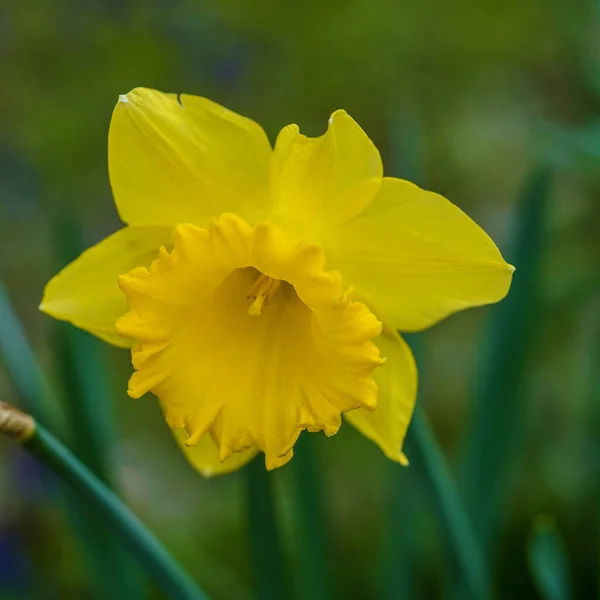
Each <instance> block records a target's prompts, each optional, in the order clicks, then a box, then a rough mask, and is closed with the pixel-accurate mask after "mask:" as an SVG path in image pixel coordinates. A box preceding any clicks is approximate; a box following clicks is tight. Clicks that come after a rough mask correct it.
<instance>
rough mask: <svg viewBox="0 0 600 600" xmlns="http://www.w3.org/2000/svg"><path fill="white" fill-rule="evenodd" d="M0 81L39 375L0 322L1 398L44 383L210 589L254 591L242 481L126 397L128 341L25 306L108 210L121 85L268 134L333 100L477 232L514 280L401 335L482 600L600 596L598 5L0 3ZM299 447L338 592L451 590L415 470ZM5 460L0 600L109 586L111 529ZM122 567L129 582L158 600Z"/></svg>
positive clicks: (427, 593) (283, 487) (417, 595)
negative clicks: (475, 565)
mask: <svg viewBox="0 0 600 600" xmlns="http://www.w3.org/2000/svg"><path fill="white" fill-rule="evenodd" d="M0 80H1V81H2V86H1V89H0V108H1V110H0V239H1V241H2V251H1V252H0V277H1V280H2V283H3V284H4V286H5V287H6V290H7V294H8V296H9V297H10V300H11V302H12V305H13V307H14V310H15V312H16V314H17V315H18V317H19V318H20V319H21V321H22V323H23V324H24V328H25V332H26V335H27V337H28V339H29V340H30V342H31V344H32V346H33V349H34V352H35V355H36V356H37V359H38V360H39V362H40V364H41V368H42V370H43V373H44V376H45V377H47V378H48V379H49V381H50V384H49V386H50V388H51V390H52V392H48V393H46V392H43V391H42V392H41V393H40V386H42V387H44V386H45V385H46V384H43V383H39V381H38V379H36V378H37V377H38V375H36V374H35V373H29V372H28V371H27V368H23V364H25V363H23V362H20V363H19V365H17V366H16V367H15V365H14V364H12V366H11V364H10V358H7V357H10V356H12V357H13V359H14V360H15V361H17V362H19V360H20V359H19V356H21V354H22V353H21V349H20V347H19V344H18V343H17V342H16V341H15V340H16V338H15V337H14V335H13V334H14V332H13V334H10V332H9V333H6V330H7V329H10V327H9V321H11V317H10V315H9V314H8V312H6V310H4V311H3V312H0V318H1V319H2V327H0V329H2V330H4V334H3V335H5V338H4V341H3V342H0V345H2V344H3V345H4V354H3V357H4V358H3V360H2V361H0V399H2V400H6V401H11V402H13V403H14V404H17V405H19V406H24V407H28V408H32V410H33V411H34V413H35V411H36V410H41V409H39V408H38V409H36V408H35V407H33V406H31V398H32V397H38V398H39V396H40V395H41V396H43V397H45V398H46V400H47V401H48V406H47V407H46V409H45V411H44V416H45V420H44V418H43V417H42V415H41V414H39V415H38V416H40V418H42V420H44V422H47V421H50V422H49V423H48V425H49V426H52V424H53V423H54V427H55V429H56V431H57V433H60V432H61V431H65V432H67V433H64V435H63V438H64V439H65V440H69V443H70V444H71V446H72V447H73V448H74V449H75V450H76V451H78V453H79V454H81V452H84V453H85V452H86V451H89V456H87V457H84V456H82V458H87V459H86V462H88V464H91V466H94V467H95V469H96V470H97V471H100V472H102V470H103V469H104V472H103V475H104V476H105V477H106V478H107V479H110V478H112V480H113V482H114V484H115V486H116V487H117V489H118V490H119V491H120V493H121V494H122V495H123V496H124V498H125V499H126V501H127V502H128V504H129V505H130V506H131V507H132V508H133V509H134V510H135V511H136V512H137V514H138V515H139V516H140V517H141V518H142V519H143V520H144V522H146V523H147V524H148V525H149V526H150V527H151V529H153V531H155V532H156V533H157V535H158V536H159V537H160V538H161V539H162V540H163V541H164V542H165V544H166V545H167V546H168V548H169V549H170V550H171V551H172V552H173V554H174V555H175V556H176V557H177V558H178V559H179V560H180V561H181V562H182V563H183V564H184V565H185V566H186V567H187V568H188V569H189V570H190V572H191V573H192V574H193V575H194V577H195V578H196V580H197V581H198V582H200V583H201V585H202V586H203V588H204V589H205V590H206V591H207V593H208V594H209V595H210V597H211V598H214V599H217V600H218V599H241V600H245V599H248V600H251V599H252V598H255V597H256V595H255V591H254V590H255V587H254V584H253V577H252V569H251V561H250V557H249V550H248V539H247V538H248V533H247V525H246V508H245V488H244V475H243V474H239V473H238V474H233V475H229V476H225V477H223V478H218V479H214V480H203V479H202V478H201V477H200V476H199V475H197V474H196V473H195V472H194V471H193V470H192V469H191V467H189V466H188V465H187V463H186V462H185V460H184V458H183V456H182V455H181V454H180V453H179V451H178V450H177V448H176V446H175V443H174V441H173V439H172V437H171V436H170V434H169V433H168V431H167V429H166V426H165V424H164V421H163V418H162V416H161V414H160V410H159V408H158V406H157V403H156V402H155V401H154V400H153V399H152V398H148V397H147V398H144V399H142V400H138V401H134V400H131V399H129V398H128V397H127V395H126V393H125V390H126V382H127V378H128V374H129V371H130V363H129V356H128V353H127V352H124V351H119V350H116V349H113V348H109V347H106V346H105V345H103V344H101V343H100V342H97V341H96V340H92V339H91V338H89V336H87V335H86V334H83V333H81V334H78V333H73V332H69V327H68V326H66V325H64V324H61V323H54V322H52V321H51V320H50V319H49V318H48V317H46V316H44V315H42V314H41V313H39V312H38V310H37V306H38V303H39V301H40V298H41V294H42V290H43V286H44V284H45V283H46V281H47V280H48V279H49V278H50V277H51V276H52V275H53V274H54V273H55V272H56V271H57V269H58V268H60V267H62V266H64V265H65V264H66V263H67V262H68V261H69V260H70V259H72V258H74V257H75V256H76V255H77V254H78V252H79V251H80V250H81V249H82V248H83V247H86V246H89V245H92V244H93V243H96V242H97V241H99V240H101V239H102V238H103V237H105V236H106V235H108V234H109V233H111V232H113V231H114V230H115V229H117V228H118V227H119V226H120V224H119V221H118V219H117V215H116V211H115V208H114V205H113V203H112V199H111V194H110V188H109V184H108V175H107V166H106V137H107V131H108V124H109V121H110V115H111V111H112V108H113V106H114V103H115V101H116V98H117V96H118V95H119V94H121V93H126V92H128V91H129V90H130V89H132V88H134V87H136V86H145V87H152V88H157V89H159V90H162V91H171V92H186V93H191V94H198V95H203V96H207V97H209V98H211V99H213V100H215V101H217V102H219V103H221V104H223V105H225V106H227V107H229V108H231V109H233V110H235V111H237V112H240V113H242V114H244V115H247V116H250V117H252V118H253V119H255V120H256V121H258V122H259V123H261V124H262V125H263V126H264V127H265V129H266V131H267V132H268V134H269V136H270V137H271V139H272V140H274V137H275V135H276V134H277V132H278V130H279V129H280V128H281V127H283V126H284V125H286V124H288V123H298V124H299V125H300V127H301V129H302V130H303V132H304V133H308V134H311V135H316V134H319V133H321V132H322V131H323V130H324V129H325V126H326V123H327V118H328V117H329V114H330V113H331V112H332V111H333V110H335V109H337V108H345V109H346V110H347V111H348V112H349V113H350V114H351V115H352V116H353V117H354V118H355V119H356V120H357V121H358V122H359V123H360V124H361V125H362V127H363V128H364V129H365V130H366V131H367V133H368V134H369V135H370V136H371V138H372V139H373V140H374V142H375V143H376V145H377V146H378V147H379V148H380V150H381V152H382V155H383V158H384V165H385V168H386V171H387V173H388V174H390V175H395V176H401V177H406V178H410V179H413V180H415V181H417V182H418V183H420V184H421V185H423V186H424V187H426V188H428V189H433V190H435V191H437V192H439V193H441V194H443V195H445V196H446V197H448V198H449V199H451V200H452V201H453V202H454V203H456V204H457V205H458V206H460V207H461V208H462V209H463V210H465V211H466V212H467V213H468V214H469V215H471V216H472V217H473V218H474V219H475V220H476V221H477V222H478V223H480V224H481V225H482V226H483V227H484V228H485V229H486V231H488V233H489V234H490V235H491V236H492V238H493V239H494V240H495V241H496V242H497V244H498V245H499V247H500V248H501V250H502V251H503V253H504V254H505V256H506V257H507V259H508V260H509V261H510V262H512V263H513V264H515V265H516V267H517V275H518V274H519V273H520V272H521V273H523V276H522V279H519V284H518V285H519V287H518V289H517V290H516V292H515V289H513V291H512V292H511V294H512V293H515V298H514V299H513V301H512V304H509V305H508V306H506V307H503V305H499V306H492V307H487V308H481V309H475V310H470V311H468V312H466V313H462V314H458V315H455V316H453V317H451V318H450V319H448V320H447V321H444V322H442V323H441V324H439V325H437V326H436V327H435V328H433V329H432V330H430V331H428V332H427V333H425V334H422V335H419V336H418V339H417V340H416V343H417V344H418V346H419V350H420V352H419V362H420V365H421V366H422V371H421V397H420V399H419V402H420V403H421V404H422V406H423V407H424V408H425V411H426V412H427V414H428V416H429V418H430V421H431V423H432V426H433V429H434V431H435V434H436V436H437V438H438V440H439V442H440V444H441V446H442V448H443V451H444V453H445V455H446V457H447V458H448V460H449V461H450V464H451V467H452V470H453V473H454V474H455V476H456V479H457V482H458V483H457V485H459V490H460V492H461V494H462V496H463V498H464V500H465V505H466V507H467V511H468V513H469V515H470V516H471V518H472V520H473V522H474V523H475V527H476V530H477V532H478V534H479V535H480V536H481V539H482V541H483V545H484V547H485V554H486V560H487V561H488V562H489V565H490V572H491V577H492V580H493V582H494V588H495V590H496V593H497V595H498V597H499V598H506V599H514V598H543V599H552V600H554V599H556V600H560V599H562V598H596V597H599V595H598V594H599V591H598V590H599V588H598V566H599V565H600V562H599V561H600V556H599V554H598V548H599V547H600V521H599V515H600V437H599V436H600V395H599V374H598V370H599V366H600V360H599V359H600V352H599V349H600V348H599V346H600V343H599V339H600V286H599V279H600V278H599V275H600V236H599V235H598V231H599V229H598V228H599V226H600V202H599V197H600V196H599V191H600V4H599V3H598V2H597V1H596V0H577V1H576V2H572V3H569V2H566V0H519V1H517V0H507V1H505V2H496V1H493V0H454V1H453V2H444V1H443V0H420V1H416V0H415V1H408V2H398V1H396V0H370V1H369V2H367V1H366V0H345V1H343V2H342V1H341V0H334V1H330V2H316V1H313V0H305V1H304V2H300V3H287V2H275V1H268V0H263V1H262V2H257V1H256V0H254V1H251V0H222V1H220V2H217V1H214V0H205V1H197V2H194V1H192V0H175V1H173V2H166V1H164V0H152V1H149V2H141V1H139V0H128V1H118V0H104V1H103V2H94V1H92V0H82V1H80V2H70V1H69V2H67V1H66V0H60V1H53V0H28V1H27V2H22V1H21V0H3V1H2V3H1V4H0ZM528 211H529V212H528ZM515 281H517V280H515ZM501 307H503V308H501ZM9 334H10V335H9ZM11 336H12V337H11ZM412 341H415V340H414V338H413V340H412ZM82 357H84V360H81V359H82ZM90 357H91V358H90ZM92 358H93V360H92ZM85 359H89V360H87V361H86V360H85ZM86 364H87V367H86ZM90 365H93V368H90ZM19 369H21V371H20V379H19V375H17V376H15V372H19ZM86 369H87V370H86ZM38 384H39V385H38ZM28 386H29V387H28ZM32 386H33V389H32V390H30V388H31V387H32ZM36 386H37V387H36ZM28 390H30V392H28ZM82 394H84V395H86V397H87V398H88V401H87V404H85V403H84V408H83V409H82V408H81V406H80V405H78V402H79V398H80V397H81V395H82ZM86 407H87V408H86ZM78 411H81V412H83V413H85V411H88V413H87V415H86V414H79V412H78ZM36 414H37V413H36ZM82 423H83V424H82ZM90 423H91V424H92V425H91V428H92V429H91V430H90V431H88V428H89V427H90ZM79 425H81V426H79ZM69 432H70V433H69ZM312 438H314V440H311V442H312V443H313V450H314V452H315V453H316V455H317V463H318V466H319V473H318V478H319V480H320V482H321V485H322V488H323V489H322V490H321V494H322V499H323V504H324V510H325V513H326V519H325V526H324V527H325V538H326V540H327V549H326V554H328V555H329V556H330V559H331V563H330V564H329V565H328V566H327V570H328V573H329V577H330V581H331V588H332V590H333V594H334V596H335V597H337V598H347V599H362V598H388V599H392V598H397V599H399V600H402V599H404V598H406V599H409V598H410V599H421V598H423V599H436V598H444V599H446V598H449V599H456V598H461V597H466V596H463V595H461V592H460V588H457V585H456V584H455V580H456V578H455V576H454V573H453V569H452V564H451V563H452V561H451V556H450V555H449V552H448V548H447V546H446V545H445V542H444V538H443V536H442V535H441V532H440V527H439V523H438V521H437V519H436V516H435V513H434V511H433V509H432V505H431V503H430V502H429V501H428V499H427V494H426V492H425V491H424V488H423V485H422V481H420V477H419V473H418V468H417V467H416V466H415V465H413V466H411V467H409V468H408V469H404V470H403V469H401V468H400V467H398V466H397V465H391V464H389V463H388V462H387V461H386V459H385V458H384V457H383V455H382V454H381V453H380V452H379V451H378V450H377V449H376V448H375V446H373V445H372V444H371V443H369V442H368V441H367V440H366V439H364V438H362V437H360V435H359V434H357V433H356V432H355V431H354V430H352V429H351V428H349V427H343V428H342V430H341V431H340V433H339V434H338V435H336V436H335V437H334V438H332V439H329V440H326V439H325V438H324V436H322V435H313V436H312ZM90 448H91V450H90ZM86 449H87V450H86ZM407 453H408V456H409V459H410V458H411V454H410V445H409V448H408V450H407ZM0 457H1V460H0V598H7V599H9V598H10V599H12V598H31V599H32V600H35V599H37V598H42V599H44V600H45V599H50V598H60V599H61V600H63V599H64V600H71V599H79V598H95V597H99V598H102V597H108V596H107V592H102V591H100V592H99V591H98V589H99V588H98V585H100V584H98V582H97V580H98V579H102V578H103V577H104V576H103V575H102V573H103V572H104V571H103V567H101V566H99V562H98V561H100V562H101V561H102V559H101V558H98V557H96V558H94V557H93V556H92V558H90V549H89V548H86V544H85V543H84V542H82V539H83V538H82V535H81V530H82V529H81V521H82V520H83V522H84V523H87V525H85V524H84V527H86V526H87V527H91V531H89V532H88V538H87V539H88V541H89V540H90V539H94V540H95V539H96V538H95V537H94V536H102V532H101V531H100V530H101V529H102V527H98V523H94V518H93V517H91V516H89V515H88V517H87V518H86V517H85V515H84V516H83V518H81V515H80V516H79V517H80V518H76V519H72V518H71V519H70V518H69V516H73V515H72V511H70V510H69V509H67V510H65V508H64V506H65V503H67V505H68V502H69V501H68V499H65V498H64V497H63V494H62V492H60V491H58V492H57V491H56V489H55V487H56V486H55V485H54V482H53V481H52V480H51V479H50V478H49V477H48V474H47V473H46V472H44V471H43V470H42V469H40V468H39V467H38V466H37V464H36V463H35V462H33V461H32V460H31V459H30V458H29V457H27V456H26V455H25V453H23V452H22V451H21V450H19V449H18V448H16V447H15V446H14V444H11V443H10V442H8V441H5V440H0ZM94 461H96V463H95V462H94ZM486 461H487V462H486ZM474 463H478V464H474ZM477 473H484V474H486V475H487V477H486V478H484V479H483V480H482V479H481V478H477V477H476V475H477ZM474 477H475V478H474ZM272 481H273V483H274V485H275V490H276V500H277V506H278V510H279V518H280V523H281V526H282V533H283V537H284V542H285V548H286V555H285V561H286V565H287V567H288V571H289V573H288V575H289V578H290V581H291V583H292V586H293V588H294V589H295V590H296V592H295V593H296V597H300V598H310V596H308V595H307V593H306V592H305V591H303V583H302V575H301V574H299V573H298V570H297V564H298V560H299V557H298V552H299V549H298V546H299V542H298V538H299V536H298V527H299V525H298V522H297V519H296V517H295V514H296V512H295V508H294V502H295V500H294V498H295V488H294V485H295V484H294V475H293V471H292V469H291V468H290V467H285V468H282V469H280V470H279V471H277V472H275V473H273V474H272ZM490 514H492V516H490ZM540 515H541V517H540ZM76 521H79V523H77V522H76ZM90 523H91V525H90ZM490 523H491V524H490ZM300 526H303V525H302V524H301V525H300ZM94 527H95V531H94ZM304 533H306V532H304ZM90 536H91V538H90ZM544 536H550V538H551V541H550V550H548V547H547V544H546V541H547V540H546V538H545V537H544ZM83 537H84V538H85V536H83ZM105 542H106V540H105ZM105 542H102V543H105ZM106 543H107V544H110V543H111V542H110V540H109V541H107V542H106ZM545 544H546V545H545ZM92 545H94V544H92ZM99 546H101V544H100V543H99ZM93 552H94V550H92V551H91V554H92V555H93ZM118 562H119V564H120V565H126V571H127V573H128V575H127V577H129V578H131V576H130V574H131V573H135V578H137V579H138V581H136V582H133V583H132V584H131V585H134V586H135V585H137V586H138V587H139V588H140V589H142V590H143V592H142V594H143V595H142V596H140V597H145V598H162V597H164V596H162V595H161V592H160V591H159V590H158V589H156V588H154V587H153V585H152V584H151V583H146V576H145V575H144V574H142V573H141V571H139V570H138V569H137V567H136V565H135V563H134V562H133V561H132V562H131V564H129V563H128V562H127V561H126V558H124V559H123V561H121V560H119V561H118ZM540 565H541V566H540ZM109 571H110V569H109ZM112 573H113V575H114V572H112ZM107 577H108V575H107ZM548 582H549V583H548ZM105 583H106V581H105ZM112 584H114V586H115V587H116V588H118V587H119V580H116V581H113V582H111V585H112ZM100 587H101V585H100ZM115 594H116V595H115V598H118V597H119V596H118V594H117V592H115ZM556 594H558V595H556ZM129 597H130V598H133V597H135V596H133V595H130V596H129Z"/></svg>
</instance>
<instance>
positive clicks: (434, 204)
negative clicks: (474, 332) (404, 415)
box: [326, 178, 514, 331]
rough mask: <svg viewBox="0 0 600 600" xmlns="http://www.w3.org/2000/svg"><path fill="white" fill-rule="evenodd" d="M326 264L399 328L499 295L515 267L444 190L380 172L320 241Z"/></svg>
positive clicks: (425, 324) (422, 325)
mask: <svg viewBox="0 0 600 600" xmlns="http://www.w3.org/2000/svg"><path fill="white" fill-rule="evenodd" d="M326 252H327V256H328V259H329V264H330V266H331V267H332V268H335V269H337V270H339V271H340V272H341V273H342V275H343V277H344V280H345V281H347V282H348V283H349V284H351V285H354V286H355V288H356V290H357V292H358V293H359V294H360V295H361V296H363V297H364V298H365V299H366V300H367V302H368V303H370V304H372V305H373V306H375V307H376V308H377V310H378V312H379V314H380V315H381V316H382V317H383V318H384V320H385V321H386V322H389V323H390V325H392V326H393V327H394V328H396V329H400V330H402V331H417V330H420V329H424V328H425V327H429V326H430V325H432V324H434V323H436V322H437V321H439V320H441V319H443V318H444V317H446V316H448V315H449V314H451V313H453V312H456V311H458V310H462V309H464V308H468V307H470V306H480V305H483V304H490V303H493V302H497V301H499V300H501V299H502V298H503V297H504V296H505V295H506V294H507V292H508V288H509V287H510V282H511V278H512V273H513V271H514V268H513V267H511V266H510V265H509V264H507V263H506V262H505V261H504V259H503V258H502V255H501V254H500V251H499V250H498V248H496V246H495V245H494V242H493V241H492V240H491V239H490V238H489V237H488V235H487V234H486V233H485V232H484V231H483V230H482V229H481V228H480V227H479V226H478V225H476V224H475V223H474V222H473V221H472V220H471V219H470V218H469V217H468V216H467V215H465V214H464V213H463V212H462V211H461V210H460V209H458V208H457V207H456V206H454V205H453V204H451V203H450V202H448V200H446V199H445V198H443V197H442V196H439V195H438V194H434V193H432V192H427V191H425V190H422V189H420V188H419V187H417V186H416V185H414V184H412V183H410V182H408V181H403V180H400V179H392V178H385V179H384V180H383V185H382V187H381V190H380V192H379V194H378V195H377V197H376V198H375V199H374V200H373V202H372V203H371V204H370V205H369V207H368V208H367V209H366V210H365V211H364V212H363V213H362V214H360V215H359V216H358V217H356V218H355V219H353V220H352V221H349V222H348V223H346V224H344V226H343V227H341V228H340V229H339V230H338V235H337V236H334V235H331V236H329V238H328V239H327V241H326Z"/></svg>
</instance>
